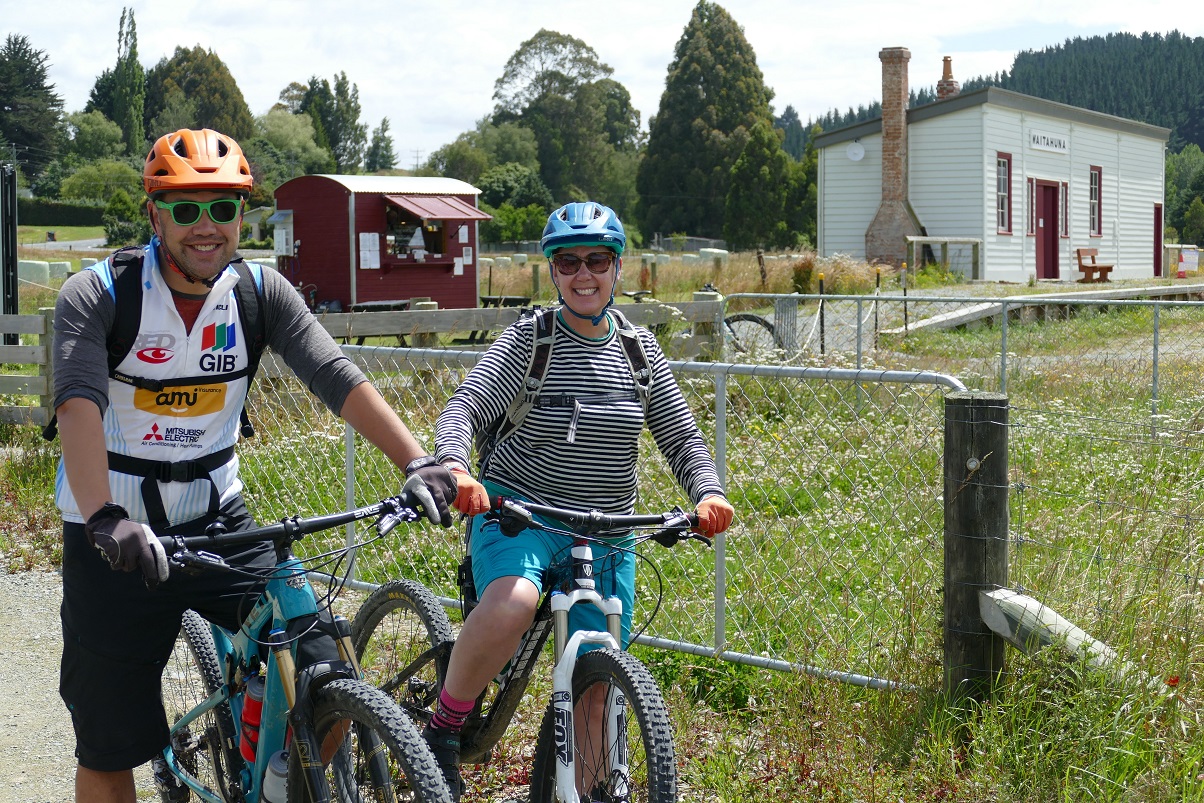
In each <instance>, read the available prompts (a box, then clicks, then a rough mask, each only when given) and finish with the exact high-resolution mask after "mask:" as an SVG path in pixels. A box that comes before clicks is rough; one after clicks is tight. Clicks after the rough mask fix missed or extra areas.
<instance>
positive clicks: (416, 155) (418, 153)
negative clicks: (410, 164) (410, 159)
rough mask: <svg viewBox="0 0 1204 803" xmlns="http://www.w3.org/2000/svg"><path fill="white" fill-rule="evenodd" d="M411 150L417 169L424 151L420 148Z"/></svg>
mask: <svg viewBox="0 0 1204 803" xmlns="http://www.w3.org/2000/svg"><path fill="white" fill-rule="evenodd" d="M410 152H411V153H413V154H414V169H415V170H417V169H418V164H419V162H420V160H421V159H422V151H421V150H420V149H418V148H415V149H414V150H412V151H410Z"/></svg>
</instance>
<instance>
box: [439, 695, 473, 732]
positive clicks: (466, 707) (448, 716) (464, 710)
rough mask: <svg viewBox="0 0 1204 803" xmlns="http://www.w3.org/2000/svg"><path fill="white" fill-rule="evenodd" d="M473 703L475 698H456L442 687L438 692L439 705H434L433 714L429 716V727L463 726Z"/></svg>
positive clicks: (452, 728) (457, 728) (451, 728)
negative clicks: (466, 699)
mask: <svg viewBox="0 0 1204 803" xmlns="http://www.w3.org/2000/svg"><path fill="white" fill-rule="evenodd" d="M475 703H476V701H475V700H468V701H465V700H457V699H456V698H455V697H452V696H451V695H450V694H448V693H447V689H443V690H442V691H440V692H439V705H438V706H436V707H435V715H434V716H432V717H431V727H434V728H441V729H444V730H451V731H458V730H460V729H461V728H462V727H464V720H466V719H468V715H469V714H470V713H472V707H473V705H474V704H475Z"/></svg>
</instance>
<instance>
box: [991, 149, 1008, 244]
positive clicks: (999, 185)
mask: <svg viewBox="0 0 1204 803" xmlns="http://www.w3.org/2000/svg"><path fill="white" fill-rule="evenodd" d="M995 228H996V231H997V232H998V233H1000V234H1011V233H1012V155H1011V154H1010V153H998V154H996V155H995Z"/></svg>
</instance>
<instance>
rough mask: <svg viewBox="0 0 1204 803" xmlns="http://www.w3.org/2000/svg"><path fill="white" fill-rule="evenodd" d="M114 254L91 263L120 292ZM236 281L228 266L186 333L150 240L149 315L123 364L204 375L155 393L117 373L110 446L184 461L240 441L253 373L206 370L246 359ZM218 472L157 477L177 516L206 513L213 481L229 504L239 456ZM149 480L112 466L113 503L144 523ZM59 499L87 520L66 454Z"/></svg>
mask: <svg viewBox="0 0 1204 803" xmlns="http://www.w3.org/2000/svg"><path fill="white" fill-rule="evenodd" d="M111 259H112V258H111V257H110V258H109V259H106V260H104V261H103V262H101V263H98V264H96V265H94V266H92V267H90V268H89V270H92V271H95V272H96V274H97V275H98V276H99V277H100V278H101V281H102V283H103V284H104V286H105V288H106V289H107V290H108V291H109V292H110V294H112V293H113V271H112V267H111ZM237 283H238V274H237V272H236V271H235V270H234V269H233V268H230V267H227V268H226V271H225V273H223V274H222V276H221V278H219V279H218V281H217V283H216V284H215V285H214V287H213V289H212V290H211V291H210V292H209V295H208V297H207V298H206V299H205V303H204V306H203V307H202V309H201V312H200V315H199V316H198V317H197V319H196V322H195V323H194V324H193V325H192V330H191V331H186V330H185V328H184V321H183V320H182V319H181V318H180V315H179V313H178V312H177V311H176V306H175V302H174V300H173V298H172V294H171V289H170V288H169V287H168V286H167V283H166V282H165V281H164V279H163V276H162V274H161V273H160V271H159V263H158V259H157V255H156V253H155V249H154V248H153V247H151V246H147V247H146V248H144V249H143V261H142V320H141V323H140V325H139V330H138V336H137V339H136V340H135V341H134V345H133V347H132V348H131V349H130V351H129V353H128V354H127V355H126V357H125V359H124V360H123V361H122V362H121V364H120V365H119V366H118V367H117V370H118V371H119V372H120V373H123V374H126V375H129V376H137V377H144V378H148V379H159V380H168V379H180V378H192V377H195V378H196V381H195V382H192V383H189V384H187V385H183V386H178V387H167V388H163V389H162V390H160V391H154V390H148V389H145V388H135V387H132V386H131V385H128V384H125V383H123V382H118V381H116V380H113V379H112V378H110V379H109V387H108V393H109V405H108V408H107V409H106V410H105V413H104V419H103V425H104V436H105V447H106V448H107V449H108V450H109V451H110V452H114V453H116V454H120V455H128V456H130V457H134V458H140V459H144V460H154V461H167V462H172V463H177V462H180V461H186V460H196V459H197V458H200V457H203V456H205V455H210V454H213V453H215V452H220V451H222V450H223V449H226V448H228V447H232V446H234V444H235V443H236V442H237V440H238V434H239V414H240V412H241V411H242V408H243V404H244V402H245V400H246V395H247V389H248V384H249V380H248V378H247V377H245V376H243V377H240V378H238V379H234V380H233V381H226V382H218V383H216V384H206V383H205V377H208V376H216V375H220V374H228V373H231V372H234V371H238V370H242V369H244V368H246V367H247V362H248V359H249V351H248V348H247V343H246V337H245V335H244V332H243V331H242V323H241V321H240V318H239V314H238V309H237V307H236V303H237V301H236V293H235V290H234V288H235V286H236V285H237ZM210 478H211V480H212V486H211V485H210V481H209V480H205V479H198V480H194V481H192V482H159V483H158V488H159V494H160V496H161V497H162V500H163V508H164V511H165V512H166V514H167V518H168V521H169V522H170V523H171V524H173V525H174V524H178V523H180V522H184V521H189V520H192V519H195V518H198V517H201V516H204V515H205V514H206V513H208V512H209V509H210V494H211V491H212V489H213V488H216V491H217V493H218V495H219V496H220V500H221V503H223V504H224V503H225V502H226V501H228V500H230V499H231V498H233V497H234V496H235V495H237V494H238V493H239V492H240V491H241V490H242V482H241V480H240V479H239V477H238V457H237V455H231V457H230V459H229V460H227V461H226V462H225V463H224V464H223V465H221V466H218V467H215V468H213V469H211V471H210ZM142 481H143V477H141V476H135V475H132V474H125V473H122V472H117V471H112V470H110V471H109V486H110V489H111V491H112V496H113V501H114V502H116V503H117V504H119V505H121V506H122V507H124V508H125V509H126V510H127V511H128V512H129V514H130V518H131V519H134V520H136V521H147V520H148V517H147V512H146V507H145V504H144V502H143V498H142V491H141V486H142ZM55 502H56V503H57V505H58V507H59V509H60V510H61V511H62V514H63V518H64V519H65V520H67V521H73V522H83V521H84V518H83V516H82V515H81V514H80V512H79V506H78V504H77V503H76V501H75V498H74V496H73V495H72V493H71V487H70V485H69V484H68V482H67V476H66V473H65V471H64V468H63V463H62V461H61V460H60V461H59V467H58V475H57V477H56V479H55Z"/></svg>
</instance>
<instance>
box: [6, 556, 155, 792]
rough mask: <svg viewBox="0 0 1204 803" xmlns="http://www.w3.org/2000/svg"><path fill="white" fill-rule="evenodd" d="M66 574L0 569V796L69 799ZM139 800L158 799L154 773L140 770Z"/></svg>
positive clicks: (72, 774) (70, 756)
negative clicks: (63, 662)
mask: <svg viewBox="0 0 1204 803" xmlns="http://www.w3.org/2000/svg"><path fill="white" fill-rule="evenodd" d="M62 598H63V583H62V579H61V578H60V577H59V575H58V574H57V573H55V572H23V573H20V574H6V573H3V572H0V644H2V645H3V648H2V653H3V656H2V658H0V803H71V801H73V800H74V791H75V756H74V754H73V751H74V749H75V735H74V734H73V733H72V731H71V717H70V715H69V714H68V713H67V709H66V707H64V706H63V701H62V699H61V698H60V697H59V692H58V688H59V656H60V655H61V654H62V652H63V632H62V628H61V626H60V624H59V603H60V602H61V601H62ZM135 778H136V779H137V783H138V799H139V800H155V799H157V795H156V793H155V789H154V784H153V783H152V782H151V780H150V773H149V771H148V770H147V769H146V768H142V769H140V770H139V771H137V772H136V773H135Z"/></svg>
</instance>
